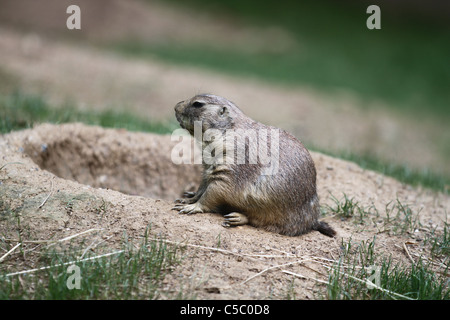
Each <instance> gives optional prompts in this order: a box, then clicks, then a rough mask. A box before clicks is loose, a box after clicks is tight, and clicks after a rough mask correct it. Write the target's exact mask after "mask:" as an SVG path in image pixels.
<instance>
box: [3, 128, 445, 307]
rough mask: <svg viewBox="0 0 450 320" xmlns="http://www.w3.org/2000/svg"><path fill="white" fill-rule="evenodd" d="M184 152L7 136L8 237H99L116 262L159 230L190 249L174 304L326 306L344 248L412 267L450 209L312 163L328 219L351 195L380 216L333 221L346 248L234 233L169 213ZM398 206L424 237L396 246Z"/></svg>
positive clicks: (140, 141)
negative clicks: (14, 218)
mask: <svg viewBox="0 0 450 320" xmlns="http://www.w3.org/2000/svg"><path fill="white" fill-rule="evenodd" d="M176 143H179V142H178V141H171V137H170V136H167V135H165V136H161V135H154V134H144V133H133V132H128V131H125V130H117V129H103V128H100V127H90V126H85V125H82V124H66V125H49V124H44V125H40V126H37V127H35V128H33V129H30V130H24V131H19V132H13V133H11V134H8V135H4V136H1V137H0V168H1V169H0V197H1V198H0V202H1V203H2V205H3V206H8V208H10V209H11V210H10V211H14V210H16V211H19V209H20V225H17V224H14V223H10V222H8V221H10V217H8V216H6V215H7V213H6V212H7V211H5V213H2V216H1V217H0V237H3V239H4V240H5V241H9V240H11V239H15V238H17V234H18V232H20V234H21V239H22V241H31V240H33V241H38V240H48V239H62V238H64V237H67V236H70V235H74V234H79V233H82V232H84V231H90V230H95V232H89V233H86V237H91V238H95V237H97V238H98V239H101V240H102V245H101V246H98V247H96V248H95V250H100V248H102V249H103V250H105V249H109V251H112V250H113V249H114V248H119V247H120V245H121V243H122V241H123V236H124V234H126V235H127V237H128V239H129V241H131V242H133V241H138V240H139V239H141V237H142V236H143V235H144V233H145V231H146V229H147V227H149V226H150V233H151V236H150V237H151V238H163V239H164V240H165V241H166V242H167V243H170V244H172V243H183V246H185V247H186V249H185V251H184V255H185V256H184V259H183V263H182V265H180V266H178V267H177V268H176V269H175V270H174V271H173V272H172V273H170V275H169V276H168V277H166V279H165V282H164V285H165V288H164V289H165V290H166V292H180V291H182V292H183V293H184V294H185V296H187V297H197V298H208V299H265V298H275V299H284V298H287V297H293V296H295V297H296V298H302V299H313V298H317V296H318V295H320V294H324V284H321V283H320V282H318V281H317V280H322V281H326V280H327V272H328V271H327V269H326V268H324V267H323V265H321V264H319V263H317V261H319V260H321V261H336V260H337V259H339V257H340V255H341V252H342V247H341V246H342V244H343V243H346V242H348V241H355V242H358V241H365V240H368V239H373V237H374V236H376V239H377V240H376V250H377V252H380V253H386V254H390V255H392V256H393V257H394V258H395V259H397V260H401V261H405V263H409V260H410V256H411V254H412V255H413V258H415V256H414V250H415V248H418V246H416V244H418V243H420V241H421V240H422V238H423V232H425V231H424V230H431V229H435V228H439V227H442V226H443V223H444V221H446V212H447V210H448V208H449V207H450V206H449V205H450V198H449V197H448V196H447V195H444V194H440V193H434V192H431V191H428V190H422V189H414V188H411V187H409V186H406V185H403V184H401V183H399V182H398V181H396V180H394V179H391V178H388V177H384V176H382V175H380V174H377V173H375V172H371V171H367V170H363V169H361V168H360V167H359V166H357V165H356V164H353V163H349V162H346V161H342V160H339V159H335V158H332V157H328V156H325V155H323V154H319V153H312V156H313V159H314V161H315V163H316V167H317V172H318V191H319V197H320V199H321V204H322V206H323V208H324V209H326V208H327V206H329V207H333V206H335V205H336V204H335V200H333V199H341V198H342V197H343V196H344V194H345V195H346V197H348V198H351V199H354V200H355V201H357V202H358V204H359V206H360V207H361V208H372V209H373V208H376V211H373V212H377V214H370V215H369V216H368V217H366V219H367V223H362V224H361V223H356V222H355V219H346V218H343V217H340V216H338V215H333V214H331V213H330V212H328V213H327V214H326V215H325V217H324V219H325V220H326V221H327V222H328V223H330V224H331V225H332V226H333V228H335V229H336V231H337V233H338V236H337V238H328V237H325V236H323V235H321V234H320V233H318V232H311V233H308V234H306V235H303V236H300V237H287V236H282V235H279V234H273V233H269V232H265V231H263V230H259V229H255V228H253V227H251V226H243V227H237V228H231V229H225V228H223V227H222V226H221V222H222V217H220V215H216V214H207V213H206V214H198V215H192V216H185V215H179V214H178V213H177V212H175V211H172V210H171V208H172V204H173V200H174V199H175V198H177V197H179V196H180V195H181V194H182V192H183V191H184V190H186V189H190V190H192V189H194V188H195V186H196V184H197V183H198V181H199V178H200V176H199V175H200V168H199V167H198V165H188V164H182V165H176V164H174V163H173V162H172V161H171V152H172V148H173V146H174V145H175V144H176ZM397 201H398V202H399V203H402V204H403V205H405V206H408V208H409V209H410V210H411V212H414V213H416V215H415V216H416V217H417V226H420V227H416V228H412V229H411V230H408V231H407V232H406V233H405V234H399V233H397V234H394V233H392V232H390V231H391V230H390V229H389V228H388V227H387V226H386V225H383V224H382V223H380V221H381V220H382V219H383V217H384V216H385V215H386V208H392V204H395V203H397ZM372 209H371V210H372ZM325 211H326V210H325ZM8 239H9V240H8ZM16 240H17V239H16ZM407 241H408V242H407ZM406 242H407V243H408V245H409V246H410V249H409V251H408V252H405V250H404V246H405V243H406ZM106 251H108V250H106ZM288 272H291V273H296V274H301V275H302V276H303V278H298V277H296V278H294V277H293V276H292V275H291V274H288Z"/></svg>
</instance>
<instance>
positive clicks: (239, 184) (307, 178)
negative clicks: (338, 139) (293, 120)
mask: <svg viewBox="0 0 450 320" xmlns="http://www.w3.org/2000/svg"><path fill="white" fill-rule="evenodd" d="M175 115H176V118H177V120H178V122H179V123H180V126H181V127H182V128H184V129H186V130H187V131H189V133H190V134H191V135H193V136H194V135H195V128H196V126H197V129H198V130H200V131H201V136H202V137H201V141H198V137H196V136H194V138H196V140H197V143H199V145H200V146H201V148H202V150H203V151H210V152H203V175H202V181H201V183H200V186H199V188H198V190H197V192H187V193H185V198H183V199H177V200H176V201H175V202H176V203H177V204H176V205H175V207H174V208H173V209H174V210H178V211H179V213H185V214H194V213H201V212H216V213H220V214H223V215H224V218H225V221H224V223H223V225H224V226H225V227H231V226H238V225H244V224H250V225H252V226H254V227H257V228H263V229H265V230H267V231H271V232H277V233H280V234H283V235H288V236H297V235H301V234H304V233H307V232H309V231H311V230H317V231H319V232H321V233H323V234H325V235H327V236H330V237H333V236H335V234H336V232H335V231H334V230H333V228H331V227H330V226H329V225H328V224H327V223H325V222H321V221H319V220H318V218H319V215H320V206H319V199H318V196H317V192H316V169H315V166H314V162H313V160H312V158H311V155H310V154H309V152H308V150H307V149H306V148H305V147H304V146H303V144H302V143H301V142H300V141H299V140H297V139H296V138H295V137H294V136H292V135H291V134H289V133H287V132H286V131H284V130H282V129H278V128H275V127H271V126H267V125H264V124H262V123H259V122H257V121H254V120H252V119H251V118H249V117H247V116H246V115H245V114H244V113H243V112H242V111H241V110H240V109H239V108H238V107H237V106H236V105H235V104H234V103H232V102H231V101H229V100H227V99H225V98H223V97H219V96H216V95H212V94H200V95H196V96H194V97H192V98H191V99H188V100H185V101H181V102H179V103H177V104H176V106H175ZM211 132H212V134H211ZM197 133H198V132H197ZM230 133H231V135H230ZM261 133H262V134H261ZM197 135H198V134H197ZM212 136H214V139H212ZM230 136H231V138H230ZM261 150H262V151H264V152H262V151H261ZM255 153H256V155H257V156H255ZM207 154H209V157H208V156H206V157H205V155H207ZM239 156H240V157H241V158H240V159H239Z"/></svg>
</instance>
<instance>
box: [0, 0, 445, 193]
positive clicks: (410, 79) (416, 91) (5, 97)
mask: <svg viewBox="0 0 450 320" xmlns="http://www.w3.org/2000/svg"><path fill="white" fill-rule="evenodd" d="M69 4H77V5H79V6H80V8H81V17H82V20H81V25H82V28H81V30H78V31H74V30H68V29H67V28H66V27H65V22H66V19H67V17H68V14H67V13H66V12H65V9H66V8H67V6H68V5H69ZM371 4H376V5H378V6H379V7H380V9H381V30H369V29H368V28H367V27H366V20H367V19H368V17H369V14H367V13H366V9H367V7H368V6H369V5H371ZM66 46H67V48H66ZM77 54H78V56H76V55H77ZM66 56H67V57H66ZM0 57H1V59H0V93H1V97H0V117H1V120H0V130H1V132H2V133H6V132H9V131H11V130H17V129H22V128H26V127H30V126H32V125H33V124H34V123H40V122H46V121H50V122H56V123H61V122H68V121H82V122H86V123H90V124H99V125H103V126H111V127H125V128H127V129H130V130H142V131H156V132H159V133H170V132H171V130H173V128H175V127H176V123H175V122H174V119H173V115H172V108H173V105H174V104H175V103H176V102H178V101H179V100H181V99H185V98H187V97H188V96H190V95H194V94H196V93H198V92H203V91H207V92H211V90H214V91H216V90H219V91H220V90H222V91H223V92H224V93H227V97H228V98H230V99H231V100H233V98H236V99H237V100H238V101H235V102H245V105H243V106H242V107H243V109H244V111H246V110H245V106H248V110H249V112H248V114H249V115H251V116H252V117H255V118H257V119H258V120H260V121H263V122H266V123H271V124H274V125H279V126H283V127H285V128H286V129H288V130H290V131H292V132H293V133H294V134H296V135H297V136H298V137H299V138H300V139H301V140H302V141H303V142H304V143H305V144H306V145H307V146H309V147H310V148H312V149H314V150H319V151H322V152H325V153H328V154H332V155H336V156H339V157H342V158H345V159H350V160H352V161H356V162H357V163H359V164H360V165H362V166H363V167H366V168H370V169H375V170H378V171H380V172H383V173H385V174H388V175H392V176H394V177H396V178H398V179H400V180H402V181H404V182H407V183H411V184H413V185H423V186H426V187H431V188H433V189H436V190H440V191H444V192H448V189H449V185H450V183H449V181H450V178H449V177H450V168H449V166H448V163H449V160H450V129H449V125H448V124H449V120H450V112H449V109H450V63H449V57H450V4H449V2H448V1H447V2H446V1H437V0H435V1H395V2H393V1H387V0H386V1H370V2H369V1H356V0H355V1H324V0H322V1H288V0H279V1H256V0H248V1H238V0H229V1H219V0H208V1H206V0H183V1H181V0H170V1H149V0H130V1H118V0H111V1H106V0H98V1H87V0H84V1H65V0H61V1H57V0H53V1H51V0H42V1H32V0H16V1H12V0H3V1H2V2H1V3H0ZM103 60H104V61H108V62H110V63H111V66H110V67H109V66H106V65H105V66H104V67H101V66H102V62H101V61H103ZM77 61H78V62H79V63H77ZM92 61H97V62H92ZM111 61H113V63H112V62H111ZM99 65H101V66H99ZM153 66H155V68H159V69H157V71H148V73H145V74H143V75H141V74H140V71H141V70H147V69H148V68H153ZM65 67H67V70H62V69H63V68H65ZM83 68H86V69H87V70H86V71H85V73H82V71H83V70H82V69H83ZM96 68H98V69H96ZM105 70H106V71H105ZM195 70H200V71H199V72H203V73H201V74H200V75H199V78H200V79H202V80H198V81H197V80H196V79H198V78H192V74H194V73H195ZM78 72H79V73H78ZM89 72H91V73H89ZM109 72H111V73H110V74H109ZM142 72H143V73H144V71H142ZM168 74H169V75H170V78H169V76H168ZM187 74H188V75H191V77H190V78H189V79H192V80H189V79H188V80H186V79H185V78H184V77H185V75H187ZM63 75H66V76H67V78H65V77H63ZM97 75H98V76H97ZM206 75H208V77H209V76H210V77H211V78H210V79H206V78H205V77H206ZM216 77H219V78H217V79H220V81H219V80H217V81H218V82H214V81H216V80H215V79H216ZM136 79H138V80H136ZM211 79H214V80H211ZM223 79H225V80H223ZM221 81H222V82H221ZM226 81H229V82H230V83H233V84H234V86H232V87H230V88H228V89H224V88H223V86H221V84H222V83H225V82H226ZM247 82H248V83H251V84H252V86H251V87H245V85H241V86H240V85H236V84H235V83H244V84H245V83H247ZM64 83H67V85H66V86H64V87H63V84H64ZM213 83H214V85H213ZM255 83H256V85H255ZM146 84H148V87H147V86H146ZM258 84H261V89H260V90H256V89H253V88H257V87H258ZM217 88H218V89H217ZM267 88H270V90H268V89H267ZM252 90H253V91H252ZM272 90H273V92H272ZM268 91H270V92H268ZM214 93H216V92H214ZM217 93H218V94H221V92H217ZM229 93H231V94H232V95H234V96H233V97H229V96H228V94H229ZM291 93H292V97H291V98H289V97H286V96H287V95H290V94H291ZM252 95H253V96H254V97H256V96H257V97H262V98H260V99H259V100H258V102H257V103H256V102H254V101H255V99H252ZM265 95H267V96H265ZM302 95H304V96H305V99H302ZM311 97H312V98H311ZM308 99H318V100H317V101H319V102H317V103H309V102H307V101H309V100H308ZM261 101H263V102H261ZM264 101H266V104H264ZM304 101H306V102H304ZM252 103H254V105H252ZM238 104H239V105H240V103H238ZM304 105H306V106H307V107H305V108H306V109H302V108H303V107H302V106H304ZM258 108H259V109H258ZM319 109H320V110H319ZM305 110H306V111H305ZM278 113H280V114H282V115H277V114H278ZM277 116H278V118H276V117H277ZM282 117H284V118H282ZM304 119H306V120H304ZM274 122H275V123H274Z"/></svg>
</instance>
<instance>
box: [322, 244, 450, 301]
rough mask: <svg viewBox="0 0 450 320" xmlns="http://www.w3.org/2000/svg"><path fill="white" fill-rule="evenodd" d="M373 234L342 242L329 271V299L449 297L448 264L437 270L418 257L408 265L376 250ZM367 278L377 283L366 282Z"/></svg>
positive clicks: (441, 298) (430, 298) (423, 298)
mask: <svg viewBox="0 0 450 320" xmlns="http://www.w3.org/2000/svg"><path fill="white" fill-rule="evenodd" d="M375 240H376V238H375V237H374V238H373V239H372V240H367V241H362V242H361V243H359V244H357V245H356V248H355V247H354V246H355V245H354V244H353V243H352V240H351V239H350V240H349V241H348V242H347V243H343V244H342V247H343V248H344V249H343V254H342V256H341V258H340V259H339V263H338V264H336V265H335V266H334V267H333V268H332V270H331V272H330V274H329V281H328V282H329V285H328V287H327V298H328V299H339V300H341V299H344V300H347V299H351V300H366V299H367V300H391V299H395V300H398V299H400V300H409V299H414V300H444V299H445V300H448V299H450V288H449V286H448V283H447V281H448V266H447V267H446V268H444V269H443V270H442V269H441V270H439V272H436V269H435V268H433V266H432V264H431V263H426V262H424V261H423V260H419V261H418V262H417V263H414V264H412V265H410V266H407V265H404V264H402V263H394V262H393V259H392V258H391V257H386V256H380V255H377V254H376V251H377V250H376V246H375ZM367 280H370V281H371V282H372V283H374V284H375V285H377V287H374V286H370V285H369V286H368V285H367Z"/></svg>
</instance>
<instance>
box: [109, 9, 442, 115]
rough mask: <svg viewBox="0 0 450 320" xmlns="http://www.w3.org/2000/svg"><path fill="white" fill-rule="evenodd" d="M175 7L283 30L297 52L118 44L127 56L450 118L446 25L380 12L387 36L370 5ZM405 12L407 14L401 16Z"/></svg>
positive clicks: (410, 15) (238, 23)
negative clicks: (371, 17) (372, 21)
mask: <svg viewBox="0 0 450 320" xmlns="http://www.w3.org/2000/svg"><path fill="white" fill-rule="evenodd" d="M172 3H174V4H176V5H180V6H187V7H190V8H193V7H195V8H201V10H202V12H206V13H208V12H209V13H210V14H214V16H217V17H219V18H222V19H225V20H228V21H231V23H234V24H235V25H236V26H237V28H239V26H243V25H247V26H261V27H270V26H280V27H282V28H284V29H286V30H288V32H289V33H290V35H291V36H292V37H293V38H294V39H295V40H296V41H297V42H298V44H299V45H298V48H290V49H289V50H285V51H279V52H277V50H273V51H270V50H269V51H267V50H266V51H264V50H260V51H258V50H254V51H252V50H245V49H244V50H242V49H241V48H239V46H230V45H227V44H226V43H222V44H221V43H220V42H218V43H214V44H208V43H192V42H191V41H188V39H187V40H186V41H185V42H184V43H182V42H177V43H172V42H170V41H169V40H168V41H165V42H164V43H145V42H139V41H129V42H124V43H119V44H117V45H116V46H114V48H115V49H117V50H119V51H122V52H125V53H127V54H131V55H136V56H141V57H147V56H150V57H152V58H154V57H158V58H160V59H163V60H166V61H169V62H172V63H174V62H175V63H180V64H189V65H195V66H203V67H206V68H212V69H216V70H220V71H223V72H227V73H232V74H239V75H244V76H253V77H258V78H262V79H266V80H268V81H274V82H277V83H284V84H304V85H309V86H313V87H316V88H320V89H323V90H324V91H329V92H330V93H334V92H335V90H336V89H338V90H340V89H345V90H349V91H351V92H354V93H356V94H357V95H360V96H361V97H363V98H364V99H365V100H367V101H369V102H370V101H373V100H376V101H378V100H381V101H384V102H387V103H388V104H389V105H390V106H391V107H393V108H395V109H397V110H399V111H400V112H406V113H408V114H410V113H411V112H412V113H413V115H417V116H424V115H428V116H429V115H434V116H436V119H439V118H440V117H444V118H445V119H448V118H449V113H448V101H450V92H449V90H448V88H449V87H450V64H449V63H448V57H449V56H450V42H449V41H448V39H449V36H450V28H449V26H448V24H447V23H446V21H444V20H442V21H439V20H438V19H434V20H431V19H426V18H424V17H422V16H420V15H419V14H418V13H417V12H415V13H414V14H413V13H411V12H409V11H408V10H403V11H404V12H403V13H404V14H403V15H402V14H399V11H395V10H391V8H390V6H389V4H385V5H381V11H382V29H381V30H368V29H367V27H366V19H367V18H368V15H367V14H366V8H367V6H368V5H369V4H368V3H358V2H355V3H352V4H351V3H336V2H333V1H289V0H281V1H278V2H277V3H276V4H274V3H272V2H261V1H256V0H250V1H238V0H230V1H225V2H224V1H218V0H212V1H205V0H187V1H179V0H173V1H172ZM403 9H405V8H403Z"/></svg>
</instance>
